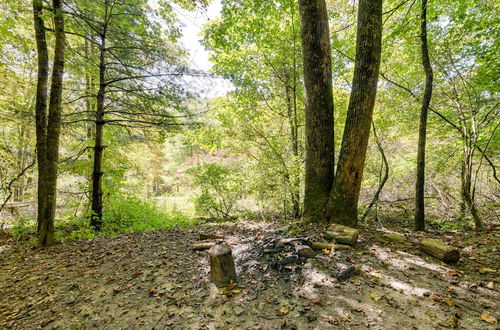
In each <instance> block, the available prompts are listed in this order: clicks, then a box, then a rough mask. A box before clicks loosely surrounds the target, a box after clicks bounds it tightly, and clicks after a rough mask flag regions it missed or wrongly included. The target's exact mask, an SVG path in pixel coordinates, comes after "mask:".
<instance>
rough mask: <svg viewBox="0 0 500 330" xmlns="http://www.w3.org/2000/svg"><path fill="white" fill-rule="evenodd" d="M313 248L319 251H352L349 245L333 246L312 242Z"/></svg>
mask: <svg viewBox="0 0 500 330" xmlns="http://www.w3.org/2000/svg"><path fill="white" fill-rule="evenodd" d="M311 246H312V247H313V249H318V250H323V249H327V250H339V249H351V247H350V246H349V245H343V244H331V243H321V242H311Z"/></svg>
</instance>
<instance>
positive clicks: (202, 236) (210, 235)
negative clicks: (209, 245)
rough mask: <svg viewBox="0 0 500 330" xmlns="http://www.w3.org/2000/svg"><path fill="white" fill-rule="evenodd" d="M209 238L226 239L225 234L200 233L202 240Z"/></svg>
mask: <svg viewBox="0 0 500 330" xmlns="http://www.w3.org/2000/svg"><path fill="white" fill-rule="evenodd" d="M207 239H224V236H221V235H213V234H200V240H201V241H204V240H207Z"/></svg>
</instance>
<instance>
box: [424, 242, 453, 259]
mask: <svg viewBox="0 0 500 330" xmlns="http://www.w3.org/2000/svg"><path fill="white" fill-rule="evenodd" d="M420 249H422V251H424V252H426V253H428V254H430V255H431V256H433V257H436V258H438V259H439V260H442V261H444V262H457V261H458V260H459V259H460V252H458V250H457V249H456V248H454V247H452V246H449V245H447V244H445V243H443V242H442V241H440V240H437V239H433V238H425V239H423V240H422V241H421V242H420Z"/></svg>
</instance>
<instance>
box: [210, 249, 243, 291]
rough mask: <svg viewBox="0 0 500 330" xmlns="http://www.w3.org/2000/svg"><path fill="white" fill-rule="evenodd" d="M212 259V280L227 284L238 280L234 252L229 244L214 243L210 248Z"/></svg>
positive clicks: (216, 282)
mask: <svg viewBox="0 0 500 330" xmlns="http://www.w3.org/2000/svg"><path fill="white" fill-rule="evenodd" d="M208 257H209V260H210V281H212V283H214V284H215V285H217V286H225V285H228V284H229V283H231V282H235V281H236V268H235V267H234V260H233V254H232V252H231V248H230V247H229V246H227V245H214V246H212V247H211V248H210V250H208Z"/></svg>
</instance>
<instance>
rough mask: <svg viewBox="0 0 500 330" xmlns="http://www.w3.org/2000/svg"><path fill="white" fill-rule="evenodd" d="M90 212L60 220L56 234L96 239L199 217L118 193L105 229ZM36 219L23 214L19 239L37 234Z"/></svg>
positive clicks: (107, 209)
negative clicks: (94, 223) (94, 221)
mask: <svg viewBox="0 0 500 330" xmlns="http://www.w3.org/2000/svg"><path fill="white" fill-rule="evenodd" d="M89 218H90V214H89V213H88V212H87V213H84V214H83V215H81V216H80V217H77V218H75V217H72V218H70V219H67V220H65V221H64V220H61V221H57V220H56V228H55V235H56V239H57V240H58V241H61V242H65V241H71V240H75V239H92V238H94V237H97V236H115V235H117V234H122V233H132V232H147V231H155V230H161V229H169V228H184V227H189V226H193V225H195V224H196V223H197V221H196V220H195V219H192V218H190V217H187V216H185V215H183V214H182V213H180V212H169V213H166V212H162V211H161V210H159V209H158V208H157V207H156V206H155V204H154V203H152V202H150V201H145V200H141V199H139V198H137V197H128V196H117V197H115V198H113V199H110V200H108V202H107V203H106V205H105V208H104V215H103V225H102V228H101V231H99V232H96V231H95V230H94V229H93V228H91V227H90V225H89ZM35 231H36V222H35V221H33V220H31V219H27V218H21V219H18V221H17V222H16V224H15V225H14V227H13V228H12V234H13V236H14V237H15V238H17V239H22V238H25V237H27V236H33V235H34V234H35Z"/></svg>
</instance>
